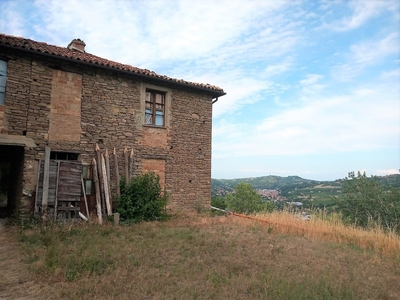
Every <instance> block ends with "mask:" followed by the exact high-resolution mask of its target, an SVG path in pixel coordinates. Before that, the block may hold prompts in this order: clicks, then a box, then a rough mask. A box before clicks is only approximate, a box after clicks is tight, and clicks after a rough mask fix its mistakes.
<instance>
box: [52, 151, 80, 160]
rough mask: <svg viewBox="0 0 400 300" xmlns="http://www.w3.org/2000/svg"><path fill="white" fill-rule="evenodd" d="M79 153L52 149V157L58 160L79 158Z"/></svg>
mask: <svg viewBox="0 0 400 300" xmlns="http://www.w3.org/2000/svg"><path fill="white" fill-rule="evenodd" d="M78 155H79V154H78V153H70V152H56V151H51V153H50V159H57V160H78Z"/></svg>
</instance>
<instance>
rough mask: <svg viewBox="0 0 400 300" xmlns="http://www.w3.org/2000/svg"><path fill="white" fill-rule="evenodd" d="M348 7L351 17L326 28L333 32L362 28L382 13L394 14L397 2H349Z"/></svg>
mask: <svg viewBox="0 0 400 300" xmlns="http://www.w3.org/2000/svg"><path fill="white" fill-rule="evenodd" d="M337 3H338V2H337ZM348 6H349V8H350V9H351V10H352V14H351V16H348V17H344V18H342V19H341V20H339V21H336V22H333V23H331V24H328V25H326V27H327V28H330V29H332V30H335V31H349V30H353V29H356V28H358V27H360V26H362V25H363V24H365V23H366V22H367V21H368V20H370V19H372V18H375V17H377V16H379V15H380V14H382V13H383V12H386V11H390V12H392V13H393V14H396V13H398V10H399V4H398V1H397V0H385V1H382V0H368V1H365V0H355V1H350V2H349V3H348Z"/></svg>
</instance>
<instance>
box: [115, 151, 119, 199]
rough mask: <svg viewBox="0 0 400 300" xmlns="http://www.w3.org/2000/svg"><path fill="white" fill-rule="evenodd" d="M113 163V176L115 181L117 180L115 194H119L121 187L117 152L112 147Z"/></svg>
mask: <svg viewBox="0 0 400 300" xmlns="http://www.w3.org/2000/svg"><path fill="white" fill-rule="evenodd" d="M114 165H115V177H116V182H117V195H118V196H119V195H121V189H120V186H119V169H118V156H117V152H116V151H115V147H114Z"/></svg>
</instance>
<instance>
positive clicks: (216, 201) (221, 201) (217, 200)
mask: <svg viewBox="0 0 400 300" xmlns="http://www.w3.org/2000/svg"><path fill="white" fill-rule="evenodd" d="M211 206H214V207H217V208H220V209H226V202H225V198H224V197H222V196H215V197H212V198H211Z"/></svg>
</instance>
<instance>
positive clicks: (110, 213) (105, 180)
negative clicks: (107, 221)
mask: <svg viewBox="0 0 400 300" xmlns="http://www.w3.org/2000/svg"><path fill="white" fill-rule="evenodd" d="M101 168H102V172H103V180H104V196H105V200H106V206H107V215H109V216H111V215H112V212H111V204H110V194H109V192H108V178H107V170H106V162H105V160H104V155H101Z"/></svg>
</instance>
